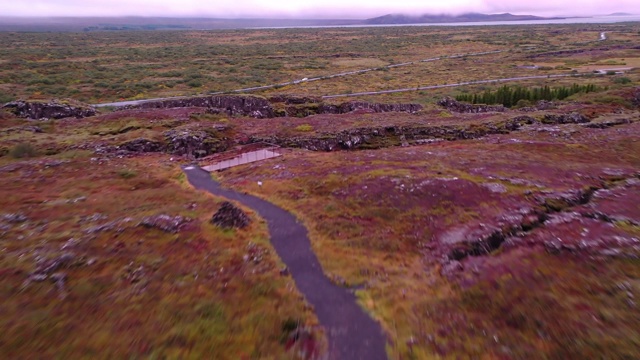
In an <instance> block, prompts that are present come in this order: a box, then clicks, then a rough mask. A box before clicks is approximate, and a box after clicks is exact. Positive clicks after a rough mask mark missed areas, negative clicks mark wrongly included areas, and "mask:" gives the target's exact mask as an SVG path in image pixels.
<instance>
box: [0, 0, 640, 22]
mask: <svg viewBox="0 0 640 360" xmlns="http://www.w3.org/2000/svg"><path fill="white" fill-rule="evenodd" d="M2 3H3V4H2ZM0 5H1V6H0V8H1V10H2V14H0V16H1V15H5V16H123V15H135V16H167V17H185V16H191V17H221V18H247V17H261V18H265V17H276V18H290V17H297V18H342V19H357V18H368V17H373V16H380V15H385V14H389V13H404V14H425V13H437V14H439V13H451V14H459V13H463V12H483V13H501V12H510V13H514V14H532V15H542V16H556V15H559V16H561V15H597V14H609V13H613V12H629V13H634V14H638V13H640V0H598V1H596V0H573V1H563V0H533V1H522V0H435V1H434V0H400V1H389V0H303V1H290V0H271V1H266V0H1V1H0Z"/></svg>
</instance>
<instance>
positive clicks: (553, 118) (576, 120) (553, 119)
mask: <svg viewBox="0 0 640 360" xmlns="http://www.w3.org/2000/svg"><path fill="white" fill-rule="evenodd" d="M589 121H590V120H589V118H587V117H586V116H584V115H582V114H579V113H576V112H573V113H571V114H562V115H555V114H547V115H545V116H544V118H543V119H542V123H543V124H583V123H588V122H589Z"/></svg>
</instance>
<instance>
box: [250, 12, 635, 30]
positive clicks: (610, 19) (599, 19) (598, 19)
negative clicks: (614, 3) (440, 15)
mask: <svg viewBox="0 0 640 360" xmlns="http://www.w3.org/2000/svg"><path fill="white" fill-rule="evenodd" d="M639 21H640V15H625V16H593V17H579V18H566V19H549V20H522V21H481V22H453V23H437V24H435V23H434V24H376V25H322V26H282V27H264V28H261V29H292V28H294V29H318V28H359V27H396V26H494V25H545V24H613V23H620V22H639Z"/></svg>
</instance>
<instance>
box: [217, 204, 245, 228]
mask: <svg viewBox="0 0 640 360" xmlns="http://www.w3.org/2000/svg"><path fill="white" fill-rule="evenodd" d="M211 223H212V224H214V225H216V226H219V227H221V228H238V229H242V228H245V227H247V226H248V225H249V223H251V219H250V218H249V216H248V215H247V214H246V213H245V212H244V211H242V210H241V209H240V208H238V207H236V206H235V205H233V204H232V203H230V202H228V201H225V202H223V203H222V206H220V209H219V210H218V211H217V212H216V213H215V214H214V215H213V217H212V218H211Z"/></svg>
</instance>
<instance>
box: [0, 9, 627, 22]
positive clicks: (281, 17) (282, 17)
mask: <svg viewBox="0 0 640 360" xmlns="http://www.w3.org/2000/svg"><path fill="white" fill-rule="evenodd" d="M469 14H480V15H503V14H510V15H516V16H538V17H541V18H557V17H561V18H588V17H594V16H611V15H616V14H624V15H637V14H635V13H627V12H612V13H592V14H556V15H539V14H536V13H535V12H531V13H520V12H509V11H505V12H480V11H460V12H444V11H442V12H428V11H427V12H421V13H416V12H414V13H409V12H387V13H381V14H379V15H374V16H361V17H360V16H351V17H340V16H294V15H289V16H286V15H274V16H262V17H258V16H245V17H242V16H240V17H232V16H231V17H225V16H219V15H136V14H131V15H105V16H101V15H0V18H22V19H90V18H96V19H126V18H136V19H209V20H351V21H354V20H367V19H373V18H377V17H382V16H388V15H393V16H407V17H420V16H425V15H431V16H450V17H456V16H461V15H469Z"/></svg>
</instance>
